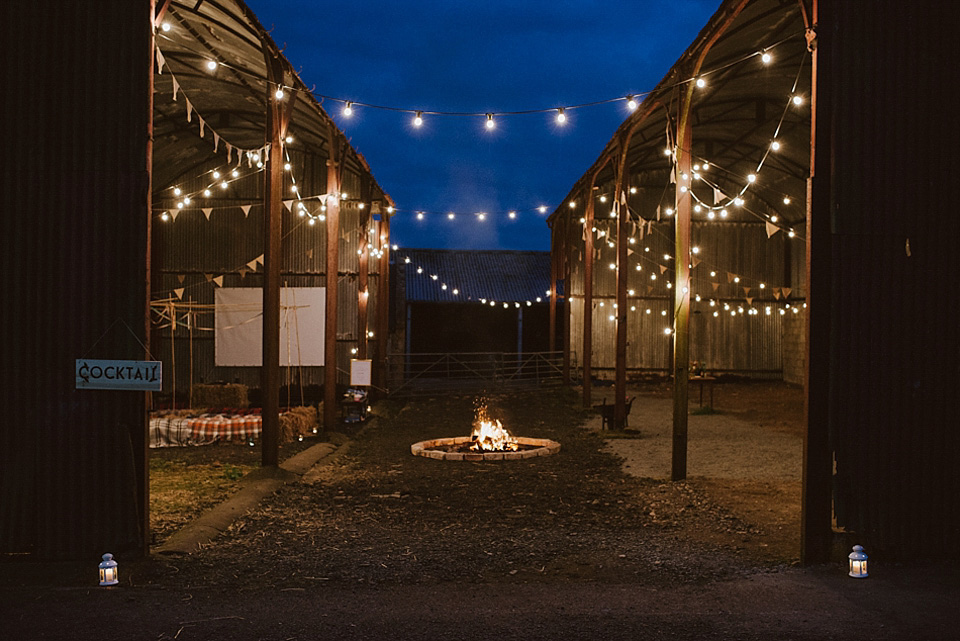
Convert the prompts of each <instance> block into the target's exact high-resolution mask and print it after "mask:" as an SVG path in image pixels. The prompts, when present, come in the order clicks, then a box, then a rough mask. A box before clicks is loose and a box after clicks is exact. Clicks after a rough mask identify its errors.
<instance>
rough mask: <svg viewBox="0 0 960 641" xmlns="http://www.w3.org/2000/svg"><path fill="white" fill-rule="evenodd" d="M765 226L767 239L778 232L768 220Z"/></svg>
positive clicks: (777, 228) (778, 229)
mask: <svg viewBox="0 0 960 641" xmlns="http://www.w3.org/2000/svg"><path fill="white" fill-rule="evenodd" d="M765 224H766V226H767V238H770V237H771V236H773V235H774V234H776V233H777V232H778V231H780V228H779V227H777V226H776V225H774V224H773V223H771V222H770V221H769V220H768V221H766V223H765Z"/></svg>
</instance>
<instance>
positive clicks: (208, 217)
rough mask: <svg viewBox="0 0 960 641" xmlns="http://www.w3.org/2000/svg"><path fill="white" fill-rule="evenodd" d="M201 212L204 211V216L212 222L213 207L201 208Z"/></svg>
mask: <svg viewBox="0 0 960 641" xmlns="http://www.w3.org/2000/svg"><path fill="white" fill-rule="evenodd" d="M200 211H202V212H203V215H204V216H206V217H207V220H210V214H211V213H213V207H201V208H200Z"/></svg>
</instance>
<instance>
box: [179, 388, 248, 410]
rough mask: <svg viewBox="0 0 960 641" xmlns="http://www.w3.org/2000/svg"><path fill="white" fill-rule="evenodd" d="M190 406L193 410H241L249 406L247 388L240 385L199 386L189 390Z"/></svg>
mask: <svg viewBox="0 0 960 641" xmlns="http://www.w3.org/2000/svg"><path fill="white" fill-rule="evenodd" d="M191 399H192V403H191V404H192V405H193V407H195V408H206V409H214V408H216V409H221V408H237V409H243V408H246V407H249V406H250V400H249V398H248V397H247V386H246V385H241V384H240V383H220V384H213V385H210V384H200V385H194V386H193V389H192V390H191Z"/></svg>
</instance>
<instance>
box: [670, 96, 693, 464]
mask: <svg viewBox="0 0 960 641" xmlns="http://www.w3.org/2000/svg"><path fill="white" fill-rule="evenodd" d="M688 84H689V88H688V89H687V90H686V91H685V92H684V95H683V98H682V99H681V101H680V113H679V117H678V119H677V121H678V122H679V127H678V131H677V149H676V157H677V163H676V171H677V194H676V246H675V249H674V257H673V262H674V283H673V291H674V299H673V308H674V327H673V455H672V458H671V465H670V478H671V479H672V480H674V481H680V480H683V479H685V478H687V410H688V406H689V404H688V394H687V383H688V378H689V376H690V372H689V371H688V370H689V364H690V331H689V330H690V326H689V323H690V226H691V225H690V219H691V213H692V208H693V205H692V201H693V198H692V196H691V194H690V189H691V184H690V182H691V181H690V180H684V179H683V176H684V175H686V176H687V177H688V178H689V176H691V168H690V166H691V150H692V148H693V140H692V139H693V126H692V122H691V119H690V104H691V101H692V99H693V83H688ZM684 188H686V189H684Z"/></svg>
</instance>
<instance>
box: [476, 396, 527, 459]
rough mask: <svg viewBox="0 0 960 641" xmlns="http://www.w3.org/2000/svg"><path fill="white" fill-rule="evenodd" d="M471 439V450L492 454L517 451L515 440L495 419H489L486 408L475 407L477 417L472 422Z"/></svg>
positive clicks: (482, 406)
mask: <svg viewBox="0 0 960 641" xmlns="http://www.w3.org/2000/svg"><path fill="white" fill-rule="evenodd" d="M470 437H471V438H472V439H473V444H472V445H471V446H470V449H471V450H484V451H493V452H503V451H515V450H517V449H519V447H520V446H519V445H518V444H517V440H516V439H515V438H513V437H512V436H511V435H510V432H508V431H507V430H506V429H505V428H504V427H503V425H502V424H501V423H500V421H499V420H497V419H491V418H490V416H489V415H488V414H487V406H486V405H480V406H479V407H477V416H476V419H474V422H473V433H472V434H471V435H470Z"/></svg>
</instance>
